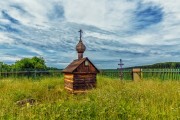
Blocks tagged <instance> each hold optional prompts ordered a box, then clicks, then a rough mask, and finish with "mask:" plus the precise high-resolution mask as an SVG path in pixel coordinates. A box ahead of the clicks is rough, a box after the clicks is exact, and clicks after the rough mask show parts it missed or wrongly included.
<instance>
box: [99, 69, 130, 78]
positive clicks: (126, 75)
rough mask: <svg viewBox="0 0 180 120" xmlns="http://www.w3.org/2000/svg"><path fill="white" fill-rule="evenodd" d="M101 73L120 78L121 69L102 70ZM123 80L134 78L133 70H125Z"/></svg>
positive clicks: (101, 74)
mask: <svg viewBox="0 0 180 120" xmlns="http://www.w3.org/2000/svg"><path fill="white" fill-rule="evenodd" d="M99 75H100V76H105V77H109V78H115V79H120V71H119V70H101V72H100V74H99ZM123 80H132V70H131V69H124V70H123Z"/></svg>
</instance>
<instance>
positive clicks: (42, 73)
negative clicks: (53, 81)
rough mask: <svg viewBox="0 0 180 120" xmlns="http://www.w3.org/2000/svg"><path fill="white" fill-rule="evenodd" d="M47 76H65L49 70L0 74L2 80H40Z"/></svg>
mask: <svg viewBox="0 0 180 120" xmlns="http://www.w3.org/2000/svg"><path fill="white" fill-rule="evenodd" d="M46 76H52V77H57V76H59V77H62V76H63V74H62V72H61V70H49V71H38V70H33V71H11V72H6V71H3V72H0V78H1V79H2V78H8V77H13V78H20V77H27V78H40V77H46Z"/></svg>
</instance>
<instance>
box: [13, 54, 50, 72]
mask: <svg viewBox="0 0 180 120" xmlns="http://www.w3.org/2000/svg"><path fill="white" fill-rule="evenodd" d="M13 67H15V68H16V70H31V69H43V70H45V69H46V68H47V66H46V64H45V60H44V59H43V58H42V57H33V58H23V59H21V60H18V61H16V62H15V64H14V65H13Z"/></svg>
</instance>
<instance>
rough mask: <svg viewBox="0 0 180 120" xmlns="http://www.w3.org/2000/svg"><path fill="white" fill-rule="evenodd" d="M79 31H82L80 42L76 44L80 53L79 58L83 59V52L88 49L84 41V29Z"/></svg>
mask: <svg viewBox="0 0 180 120" xmlns="http://www.w3.org/2000/svg"><path fill="white" fill-rule="evenodd" d="M79 32H80V40H79V43H78V44H77V45H76V51H77V53H78V59H81V58H83V53H84V51H85V50H86V46H85V45H84V44H83V42H82V33H83V31H82V30H80V31H79Z"/></svg>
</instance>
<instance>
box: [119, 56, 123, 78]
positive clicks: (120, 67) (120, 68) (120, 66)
mask: <svg viewBox="0 0 180 120" xmlns="http://www.w3.org/2000/svg"><path fill="white" fill-rule="evenodd" d="M118 65H119V77H120V80H122V79H123V68H122V66H123V65H124V64H123V63H122V59H120V63H119V64H118Z"/></svg>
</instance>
